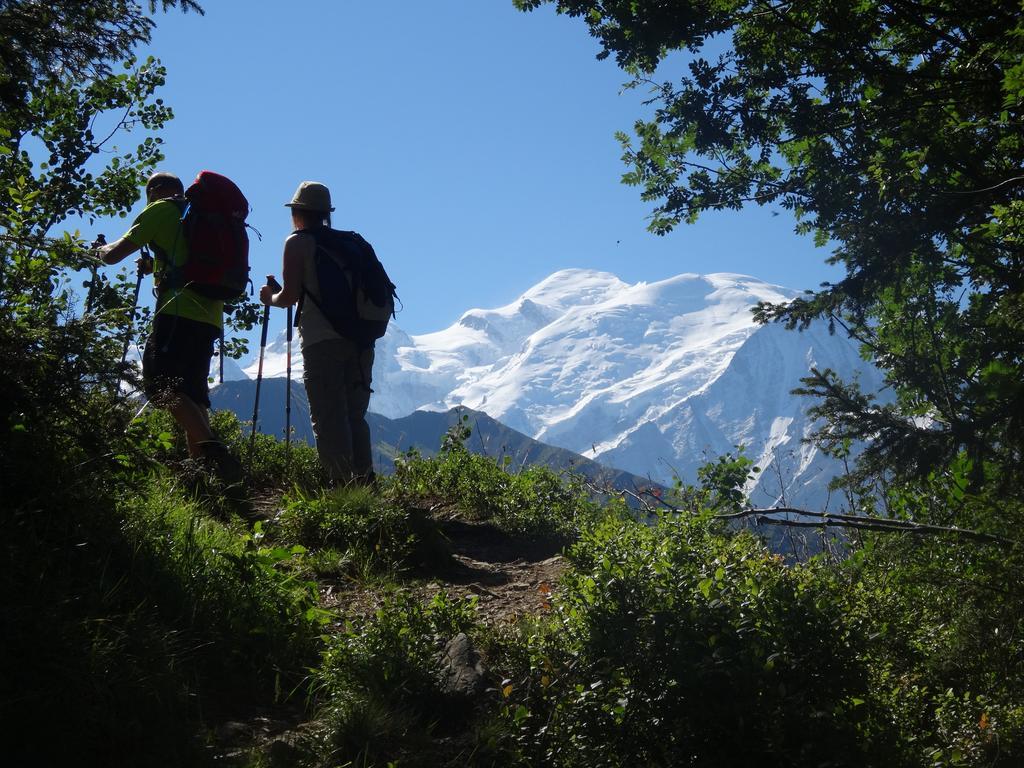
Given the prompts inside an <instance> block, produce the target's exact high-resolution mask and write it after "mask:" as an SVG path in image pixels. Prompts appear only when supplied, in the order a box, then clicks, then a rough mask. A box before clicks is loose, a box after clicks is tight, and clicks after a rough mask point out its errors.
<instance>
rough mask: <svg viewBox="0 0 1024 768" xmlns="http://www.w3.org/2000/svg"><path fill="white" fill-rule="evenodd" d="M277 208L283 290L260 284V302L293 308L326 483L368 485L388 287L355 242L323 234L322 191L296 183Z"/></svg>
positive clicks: (327, 217)
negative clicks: (281, 210) (287, 221)
mask: <svg viewBox="0 0 1024 768" xmlns="http://www.w3.org/2000/svg"><path fill="white" fill-rule="evenodd" d="M285 206H286V207H288V208H290V209H291V215H292V225H293V227H294V231H293V232H292V233H291V234H290V235H289V236H288V238H287V239H286V240H285V244H284V258H283V266H282V280H283V283H284V284H283V286H276V285H274V284H273V282H271V281H268V285H266V286H264V287H263V288H262V289H261V290H260V300H261V301H262V302H263V303H264V304H266V305H268V306H274V307H289V308H290V307H291V306H292V305H294V304H296V303H297V304H298V310H297V312H296V317H295V325H296V327H297V328H298V329H299V337H300V340H301V348H302V359H303V366H304V371H305V372H304V374H303V382H304V383H305V385H306V396H307V399H308V400H309V413H310V420H311V421H312V424H313V434H314V436H315V438H316V447H317V453H318V454H319V456H320V463H321V464H322V465H323V467H324V470H325V472H326V473H327V479H328V483H329V484H330V485H332V486H338V485H349V484H364V483H365V484H368V483H370V482H372V481H373V477H374V472H373V460H372V456H371V450H370V427H369V425H368V424H367V422H366V410H367V408H368V407H369V404H370V394H371V393H372V392H373V390H372V389H370V382H371V381H372V378H373V377H372V369H373V357H374V343H375V342H376V340H377V339H379V338H380V337H382V336H383V335H384V332H385V330H386V328H387V324H388V320H389V318H390V317H392V316H393V315H394V309H395V305H394V299H395V286H394V283H392V282H391V280H390V279H389V278H388V276H387V274H386V273H385V271H384V268H383V267H382V266H381V263H380V261H379V260H378V259H377V256H376V254H375V253H374V251H373V248H372V246H371V245H370V244H369V243H368V242H366V240H364V239H363V238H362V236H360V235H359V234H358V233H356V232H344V231H340V230H336V229H332V228H331V212H332V211H333V210H334V208H333V207H332V205H331V193H330V190H328V188H327V187H326V186H324V185H323V184H320V183H318V182H315V181H304V182H302V183H301V184H300V185H299V188H298V189H297V190H296V192H295V195H294V196H293V197H292V199H291V201H290V202H288V203H285ZM271 277H272V276H271Z"/></svg>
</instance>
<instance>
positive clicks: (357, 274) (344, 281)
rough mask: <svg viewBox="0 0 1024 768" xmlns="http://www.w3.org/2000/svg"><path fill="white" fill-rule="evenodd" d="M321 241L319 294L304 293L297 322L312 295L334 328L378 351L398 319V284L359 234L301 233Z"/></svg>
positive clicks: (317, 260) (327, 229) (319, 229)
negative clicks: (376, 346)
mask: <svg viewBox="0 0 1024 768" xmlns="http://www.w3.org/2000/svg"><path fill="white" fill-rule="evenodd" d="M297 231H298V232H302V233H305V234H308V235H312V236H313V238H314V239H315V240H316V254H315V256H314V259H315V264H316V278H317V283H319V287H320V291H319V293H320V295H319V296H314V295H313V293H312V292H310V291H309V290H307V289H305V288H303V292H302V294H303V295H302V298H300V299H299V307H298V311H297V312H296V315H295V322H296V324H298V322H299V317H300V316H301V315H302V304H303V302H304V300H305V298H306V297H307V296H308V297H309V299H310V301H312V302H313V303H314V304H315V305H316V307H317V309H319V310H320V312H321V314H323V316H324V317H325V318H326V319H327V321H328V322H329V323H330V324H331V327H332V328H334V330H335V331H336V332H337V333H338V335H339V336H343V337H344V338H346V339H349V340H351V341H353V342H354V343H355V344H356V346H357V347H359V348H361V349H369V348H371V347H373V345H374V342H376V341H377V339H379V338H381V337H382V336H383V335H384V333H385V331H387V328H388V322H389V321H390V320H391V318H392V317H394V316H395V299H396V298H397V297H398V295H397V294H396V293H395V284H394V283H393V282H391V278H389V277H388V274H387V272H385V271H384V266H383V265H382V264H381V263H380V260H379V259H378V258H377V254H376V253H374V251H373V246H371V245H370V244H369V243H368V242H366V240H364V239H363V237H362V235H360V234H359V233H358V232H343V231H340V230H337V229H331V228H330V227H325V226H321V227H317V228H315V229H303V230H297Z"/></svg>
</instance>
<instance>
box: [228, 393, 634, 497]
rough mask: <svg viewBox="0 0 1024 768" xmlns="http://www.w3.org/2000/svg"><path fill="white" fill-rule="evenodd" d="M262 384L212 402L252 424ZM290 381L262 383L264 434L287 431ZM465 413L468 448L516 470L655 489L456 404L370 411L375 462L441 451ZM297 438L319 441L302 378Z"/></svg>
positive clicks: (294, 417)
mask: <svg viewBox="0 0 1024 768" xmlns="http://www.w3.org/2000/svg"><path fill="white" fill-rule="evenodd" d="M255 390H256V382H254V381H248V380H247V381H225V382H224V384H221V385H219V386H216V387H213V388H212V389H211V390H210V401H211V404H212V406H213V408H214V409H215V410H229V411H233V412H234V413H235V414H236V415H237V416H238V417H239V419H241V420H242V421H245V422H249V423H251V422H252V412H253V401H254V397H255ZM286 397H287V388H286V382H285V380H284V379H282V378H270V379H264V380H263V383H262V385H261V387H260V407H259V415H258V420H257V424H258V429H259V431H260V432H262V433H266V434H273V435H278V436H283V435H284V427H285V401H286ZM463 417H465V418H467V419H468V425H469V427H470V428H471V430H472V433H471V435H470V438H469V440H467V442H466V447H467V448H468V449H469V450H471V451H473V452H474V453H478V454H481V455H484V456H491V457H492V458H494V459H501V458H503V457H506V456H507V457H510V458H511V462H510V464H509V470H510V471H513V472H515V471H517V470H519V469H521V468H523V467H526V466H529V465H533V464H537V465H541V466H545V467H548V468H550V469H553V470H555V471H563V470H566V471H573V472H576V473H579V474H582V475H583V476H585V477H587V478H588V479H589V480H591V481H593V482H595V483H597V484H599V485H602V486H603V485H606V484H611V485H613V486H614V487H617V488H623V487H625V488H634V487H650V486H651V485H652V483H651V482H650V481H648V480H647V479H646V478H643V477H638V476H636V475H633V474H631V473H629V472H623V471H621V470H617V469H611V468H609V467H607V466H604V465H603V464H599V463H597V462H595V461H591V460H589V459H586V458H584V457H582V456H580V455H578V454H575V453H573V452H572V451H568V450H566V449H564V448H558V447H555V446H551V445H545V444H544V443H541V442H538V441H536V440H533V439H532V438H530V437H528V436H526V435H524V434H522V433H521V432H517V431H516V430H514V429H510V428H508V427H506V426H505V425H504V424H501V423H500V422H498V421H495V420H494V419H492V418H491V417H490V416H488V415H487V414H486V413H480V412H478V411H473V410H470V409H468V408H453V409H452V410H450V411H447V412H438V411H416V412H414V413H412V414H409V415H408V416H404V417H402V418H399V419H389V418H387V417H386V416H382V415H380V414H377V413H369V414H367V421H368V423H369V425H370V433H371V435H372V436H373V462H374V466H375V467H376V468H377V470H378V471H381V472H385V473H388V472H391V470H392V468H393V466H394V460H395V458H396V457H398V456H400V455H402V454H403V453H405V452H406V451H408V450H410V449H415V450H417V451H418V452H419V453H420V454H422V455H424V456H434V455H436V454H437V452H438V450H439V448H440V446H441V442H442V440H443V439H444V436H445V434H446V433H447V432H448V430H449V429H451V428H452V427H453V426H455V425H457V424H459V423H460V420H461V419H462V418H463ZM291 424H292V439H293V440H298V441H303V442H306V443H308V444H310V445H313V444H314V439H313V430H312V427H311V425H310V421H309V401H308V400H307V399H306V391H305V388H304V387H303V386H302V382H294V381H293V382H292V402H291Z"/></svg>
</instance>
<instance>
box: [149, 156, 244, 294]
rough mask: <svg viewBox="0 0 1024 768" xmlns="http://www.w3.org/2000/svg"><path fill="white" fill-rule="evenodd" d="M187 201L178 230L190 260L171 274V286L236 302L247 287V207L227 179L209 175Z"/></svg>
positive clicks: (187, 194)
mask: <svg viewBox="0 0 1024 768" xmlns="http://www.w3.org/2000/svg"><path fill="white" fill-rule="evenodd" d="M185 201H186V202H185V207H184V209H183V211H182V215H181V226H182V233H183V234H184V236H185V240H186V242H187V243H188V259H186V261H185V263H184V264H183V265H181V266H180V267H178V268H174V269H172V270H171V274H170V275H169V277H170V278H171V284H172V285H182V286H187V287H188V288H190V289H192V290H194V291H195V292H196V293H199V294H201V295H203V296H208V297H210V298H211V299H222V300H224V301H231V300H233V299H237V298H238V297H239V296H241V295H242V294H243V293H244V292H245V286H246V284H247V283H248V282H249V236H248V234H246V231H245V228H246V224H245V217H246V216H248V215H249V201H248V200H246V199H245V195H243V194H242V192H241V190H240V189H239V188H238V187H237V186H236V185H235V183H234V182H233V181H231V179H229V178H227V177H226V176H221V175H220V174H219V173H214V172H213V171H200V172H199V175H198V176H196V180H195V181H194V182H193V183H192V185H191V186H190V187H189V188H188V189H186V190H185Z"/></svg>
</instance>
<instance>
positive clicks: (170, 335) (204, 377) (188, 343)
mask: <svg viewBox="0 0 1024 768" xmlns="http://www.w3.org/2000/svg"><path fill="white" fill-rule="evenodd" d="M219 338H220V328H217V327H216V326H213V325H210V324H209V323H201V322H199V321H198V320H189V319H188V318H187V317H178V316H176V315H164V314H160V315H157V316H156V319H155V321H154V323H153V332H152V333H151V334H150V335H149V338H148V339H147V340H146V349H145V351H143V353H142V381H143V388H144V389H145V391H146V397H148V398H149V399H150V400H152V401H153V402H154V403H155V404H157V405H164V404H167V403H168V402H170V401H171V400H172V399H173V395H174V394H183V395H186V396H187V397H188V398H189V399H190V400H192V401H193V402H194V403H196V404H197V405H200V406H203V407H206V408H209V407H210V387H209V376H210V359H211V358H212V357H213V342H214V341H215V340H216V339H219Z"/></svg>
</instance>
